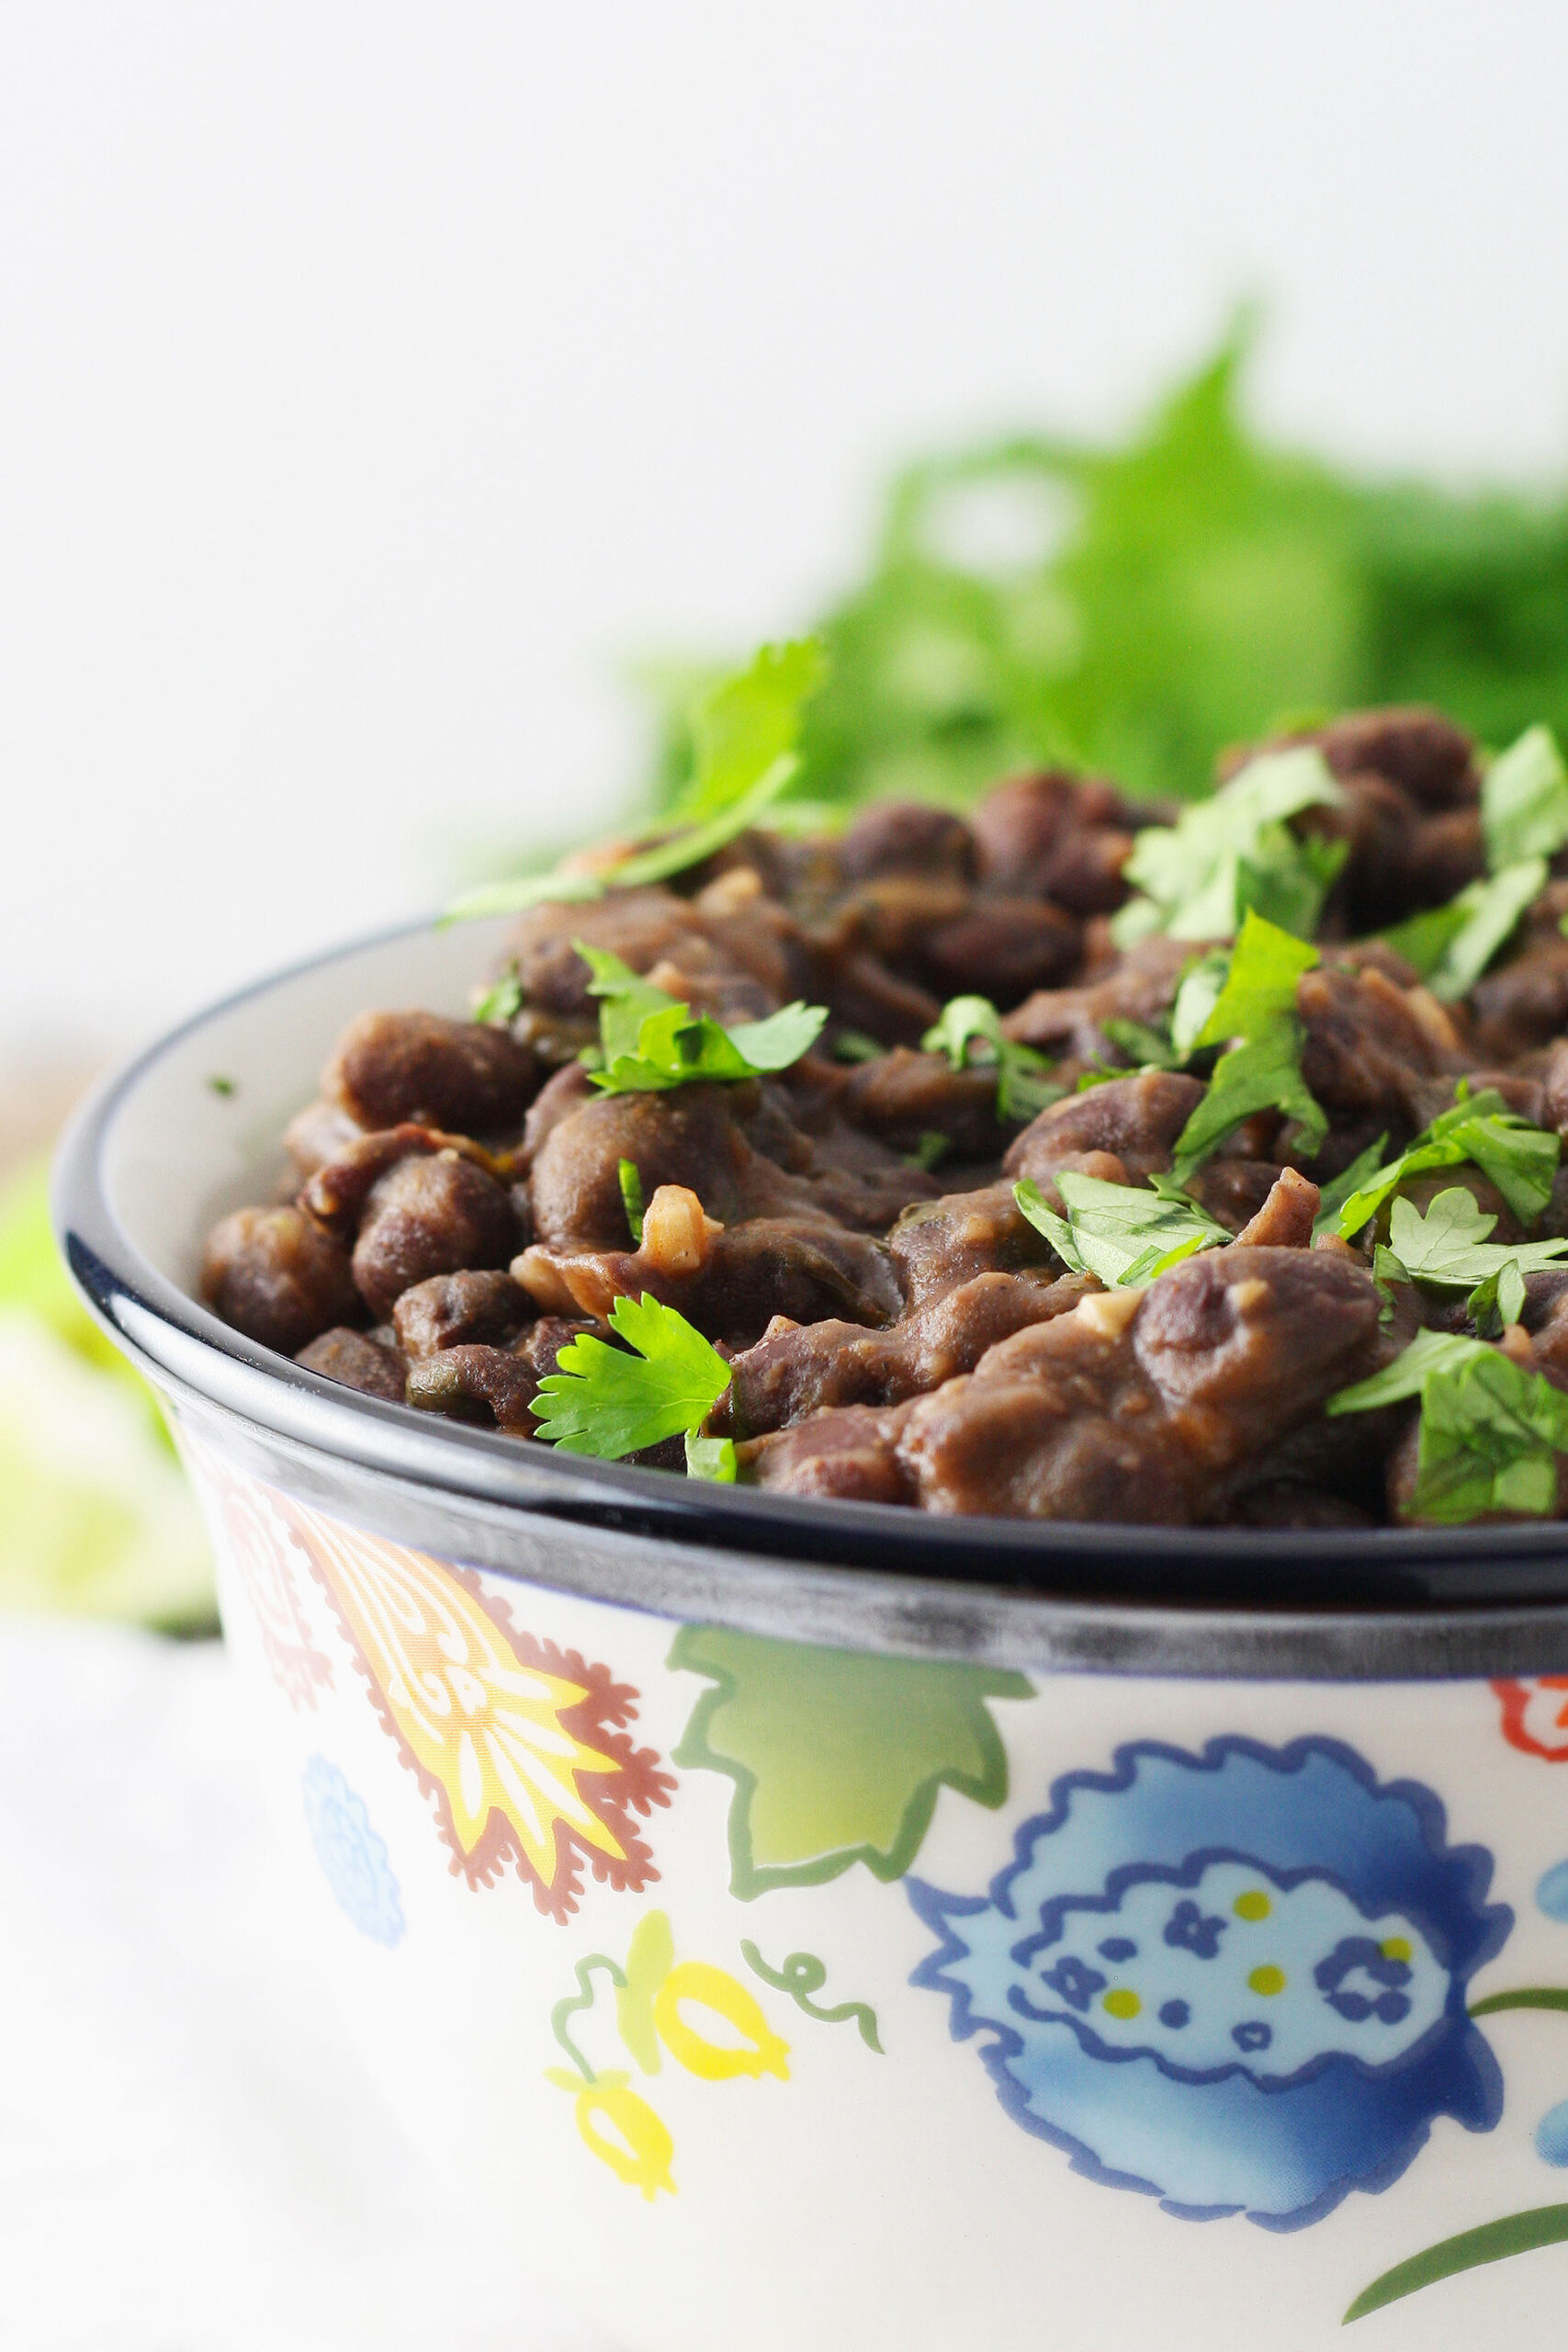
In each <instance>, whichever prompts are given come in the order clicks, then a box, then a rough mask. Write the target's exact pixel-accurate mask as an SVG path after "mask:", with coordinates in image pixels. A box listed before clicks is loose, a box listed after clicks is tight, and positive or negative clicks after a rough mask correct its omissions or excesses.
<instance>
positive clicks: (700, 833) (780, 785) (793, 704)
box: [442, 638, 826, 922]
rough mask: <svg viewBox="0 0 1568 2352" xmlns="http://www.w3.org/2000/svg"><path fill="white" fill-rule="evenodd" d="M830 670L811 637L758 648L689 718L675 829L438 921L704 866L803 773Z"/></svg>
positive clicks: (491, 893) (470, 901)
mask: <svg viewBox="0 0 1568 2352" xmlns="http://www.w3.org/2000/svg"><path fill="white" fill-rule="evenodd" d="M825 667H826V663H825V661H824V657H823V653H822V649H821V647H820V645H819V644H818V641H817V639H815V638H803V639H799V640H798V641H797V642H795V643H794V644H790V645H764V646H763V647H762V648H761V651H760V652H758V653H757V654H756V655H755V656H754V657H753V659H752V661H751V662H750V664H749V665H748V667H747V668H746V669H744V670H742V671H739V672H738V673H736V674H735V675H734V676H733V677H729V678H726V679H724V680H723V681H722V682H721V683H720V684H717V685H716V686H713V687H711V688H710V689H709V691H708V692H707V693H706V694H705V695H704V696H703V697H702V699H701V700H700V701H699V703H698V704H697V706H696V708H695V710H694V713H693V716H692V722H691V724H692V732H693V741H694V749H695V755H696V756H695V762H694V772H693V775H692V777H691V781H690V782H689V784H688V785H687V786H686V788H685V790H684V791H683V792H682V794H681V795H680V796H679V797H678V799H677V800H676V803H675V806H674V809H673V810H672V811H671V814H672V816H673V818H674V820H675V821H676V823H677V824H678V825H679V826H680V827H681V830H680V831H678V832H677V833H676V834H675V836H674V838H673V839H672V840H669V841H660V842H655V843H654V844H653V845H652V846H651V847H650V848H648V849H642V850H634V851H633V852H632V853H631V854H630V855H628V856H626V857H624V858H622V859H620V860H619V862H618V863H617V864H615V865H612V866H609V867H607V868H606V869H605V871H604V872H603V873H600V874H584V873H575V872H574V873H566V874H563V873H562V872H561V871H560V870H559V868H556V869H554V870H553V871H552V872H550V873H548V874H532V875H525V876H520V877H519V878H518V879H516V880H514V881H510V882H492V883H487V884H486V885H485V887H484V888H482V889H479V890H471V891H469V892H468V895H467V897H465V898H461V899H457V901H456V903H455V904H454V905H452V906H450V907H448V908H447V910H446V914H445V915H444V916H443V917H442V921H443V922H469V921H471V920H472V919H473V918H474V917H476V916H479V915H496V914H506V913H509V912H511V911H513V910H514V909H517V908H521V907H533V906H538V905H539V904H541V903H542V902H544V901H551V902H558V903H561V904H565V905H570V904H572V903H574V902H577V901H580V900H585V899H602V898H603V897H604V893H605V891H606V890H609V889H617V890H631V889H639V888H644V887H645V886H646V885H647V884H649V883H651V882H663V881H666V880H667V879H668V878H669V876H671V875H672V874H682V873H684V872H685V870H686V869H687V867H688V866H693V865H701V863H702V861H703V859H704V858H705V857H711V856H712V855H713V854H714V852H715V851H716V850H718V849H722V848H723V847H724V845H725V843H726V842H729V841H733V840H734V838H735V836H736V834H737V833H741V832H744V831H745V830H746V828H747V826H748V825H750V824H752V823H754V822H755V820H757V819H758V818H759V817H761V815H762V814H763V812H764V811H765V810H766V809H769V808H771V807H772V805H773V802H774V801H775V800H776V799H777V798H778V797H779V795H780V794H781V793H782V792H783V791H784V789H785V788H786V787H787V786H789V785H791V784H792V783H793V782H794V781H795V776H796V775H797V774H798V773H799V768H800V759H799V755H798V753H797V752H796V751H795V741H796V739H797V738H798V735H799V732H800V721H801V713H802V710H803V708H804V706H805V704H806V702H807V699H808V698H809V696H810V695H813V694H814V693H815V692H816V690H817V688H818V685H819V684H821V681H822V676H823V673H824V670H825Z"/></svg>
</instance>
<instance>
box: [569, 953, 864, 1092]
mask: <svg viewBox="0 0 1568 2352" xmlns="http://www.w3.org/2000/svg"><path fill="white" fill-rule="evenodd" d="M572 945H573V947H574V948H575V949H576V951H577V953H578V955H580V956H581V958H582V960H583V962H584V963H585V964H586V965H587V966H588V967H589V969H590V971H591V972H592V975H593V977H592V979H591V980H590V981H589V983H588V991H589V994H590V995H591V996H596V997H597V998H598V999H599V1046H598V1053H597V1063H598V1066H597V1067H596V1068H595V1069H593V1070H592V1083H593V1084H594V1085H595V1086H596V1087H597V1088H598V1089H599V1091H600V1092H601V1093H604V1094H649V1093H662V1092H664V1091H666V1090H668V1089H669V1088H670V1087H672V1086H690V1085H694V1084H695V1083H696V1082H697V1081H698V1080H703V1079H714V1080H736V1079H742V1078H760V1077H761V1076H763V1075H764V1074H765V1073H767V1072H769V1071H772V1070H780V1069H789V1067H790V1066H791V1064H792V1063H794V1062H797V1061H798V1060H799V1059H800V1057H801V1056H802V1054H804V1053H806V1052H807V1050H808V1048H809V1047H810V1046H813V1045H814V1044H815V1043H816V1041H817V1038H818V1034H819V1033H820V1031H821V1027H822V1024H823V1023H824V1022H825V1021H826V1020H827V1018H828V1012H827V1008H826V1006H824V1005H820V1004H801V1003H795V1004H786V1005H785V1006H784V1009H783V1010H782V1012H773V1013H770V1014H769V1015H768V1017H767V1019H766V1020H765V1021H738V1022H735V1023H732V1024H731V1025H730V1026H729V1027H728V1028H726V1027H725V1026H724V1025H723V1024H722V1023H719V1022H717V1021H715V1020H714V1019H713V1018H712V1017H711V1016H710V1015H709V1014H707V1013H705V1012H693V1011H692V1008H691V1006H690V1005H689V1004H683V1003H682V1001H681V1000H680V998H679V997H673V996H670V995H668V994H667V993H666V991H665V990H664V989H656V988H655V987H653V985H652V984H651V982H650V981H648V980H645V979H644V978H642V977H641V975H640V974H639V973H637V972H634V971H633V970H632V969H631V967H630V966H629V965H626V964H623V963H622V961H621V959H620V957H619V956H612V955H610V954H609V953H608V951H607V950H606V949H604V948H602V947H591V946H589V945H588V944H587V943H586V942H585V941H583V940H580V939H579V940H573V942H572Z"/></svg>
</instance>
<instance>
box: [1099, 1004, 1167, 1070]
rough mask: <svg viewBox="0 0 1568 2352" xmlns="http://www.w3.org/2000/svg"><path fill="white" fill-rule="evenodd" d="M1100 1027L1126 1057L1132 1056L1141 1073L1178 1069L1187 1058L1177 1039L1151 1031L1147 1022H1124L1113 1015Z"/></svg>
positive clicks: (1154, 1030) (1158, 1031) (1159, 1031)
mask: <svg viewBox="0 0 1568 2352" xmlns="http://www.w3.org/2000/svg"><path fill="white" fill-rule="evenodd" d="M1100 1027H1101V1028H1102V1029H1103V1030H1104V1032H1105V1034H1106V1035H1107V1036H1108V1037H1109V1038H1110V1040H1111V1044H1112V1045H1113V1046H1121V1048H1122V1052H1123V1053H1124V1054H1130V1055H1131V1056H1132V1057H1133V1061H1134V1064H1135V1065H1136V1067H1137V1068H1138V1069H1140V1070H1146V1069H1176V1068H1177V1066H1178V1065H1179V1063H1180V1062H1181V1061H1182V1060H1183V1059H1184V1058H1185V1057H1184V1056H1183V1055H1181V1054H1180V1053H1179V1052H1178V1051H1177V1048H1176V1044H1175V1040H1174V1038H1173V1037H1169V1036H1167V1035H1165V1034H1164V1033H1163V1032H1162V1031H1161V1030H1158V1029H1152V1028H1150V1026H1149V1024H1148V1023H1147V1022H1145V1021H1129V1020H1123V1019H1122V1018H1121V1017H1120V1016H1118V1015H1116V1014H1112V1015H1111V1017H1110V1019H1108V1020H1105V1021H1102V1022H1101V1023H1100Z"/></svg>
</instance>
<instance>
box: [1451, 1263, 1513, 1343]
mask: <svg viewBox="0 0 1568 2352" xmlns="http://www.w3.org/2000/svg"><path fill="white" fill-rule="evenodd" d="M1464 1311H1465V1313H1466V1314H1467V1315H1468V1316H1469V1317H1470V1319H1471V1321H1472V1323H1473V1324H1474V1326H1475V1329H1476V1333H1477V1336H1478V1337H1479V1338H1481V1339H1483V1340H1495V1338H1496V1337H1497V1334H1498V1332H1499V1331H1506V1329H1508V1327H1509V1326H1510V1324H1514V1323H1517V1321H1518V1319H1519V1317H1520V1316H1521V1315H1522V1314H1523V1313H1524V1311H1525V1278H1524V1276H1523V1274H1522V1273H1521V1272H1519V1268H1518V1264H1517V1261H1516V1260H1515V1259H1513V1258H1510V1259H1508V1261H1506V1264H1504V1265H1501V1266H1499V1267H1498V1268H1497V1270H1496V1272H1495V1273H1491V1274H1488V1275H1487V1277H1486V1279H1485V1281H1484V1282H1481V1283H1476V1285H1475V1288H1474V1289H1473V1290H1472V1292H1471V1294H1470V1296H1469V1297H1468V1298H1467V1299H1466V1300H1465V1302H1464Z"/></svg>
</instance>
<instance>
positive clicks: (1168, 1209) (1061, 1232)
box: [1013, 1169, 1231, 1289]
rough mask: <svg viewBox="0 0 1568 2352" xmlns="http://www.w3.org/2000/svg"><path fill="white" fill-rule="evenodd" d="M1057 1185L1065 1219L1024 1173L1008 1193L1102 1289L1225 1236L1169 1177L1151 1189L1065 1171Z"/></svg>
mask: <svg viewBox="0 0 1568 2352" xmlns="http://www.w3.org/2000/svg"><path fill="white" fill-rule="evenodd" d="M1055 1182H1056V1190H1057V1192H1058V1193H1060V1194H1061V1196H1062V1199H1063V1201H1064V1202H1065V1203H1066V1211H1067V1215H1066V1218H1062V1217H1059V1216H1056V1215H1055V1212H1054V1211H1053V1210H1052V1209H1050V1208H1048V1207H1047V1206H1046V1204H1045V1201H1044V1197H1043V1194H1042V1193H1041V1191H1040V1187H1039V1186H1038V1184H1036V1183H1034V1182H1032V1179H1031V1178H1029V1177H1027V1176H1026V1177H1025V1178H1024V1179H1023V1180H1022V1182H1021V1183H1018V1184H1015V1185H1014V1186H1013V1199H1014V1200H1015V1201H1016V1202H1017V1203H1018V1205H1019V1208H1020V1210H1021V1213H1022V1215H1023V1216H1025V1217H1027V1218H1028V1220H1029V1222H1030V1224H1031V1225H1032V1227H1034V1229H1035V1231H1036V1232H1037V1233H1041V1234H1043V1235H1044V1237H1045V1238H1046V1240H1047V1241H1049V1242H1050V1244H1051V1246H1052V1248H1053V1249H1054V1250H1055V1252H1056V1255H1057V1256H1058V1257H1059V1258H1061V1259H1062V1260H1063V1261H1065V1262H1066V1264H1067V1265H1068V1266H1070V1267H1071V1268H1072V1270H1073V1272H1075V1273H1080V1274H1096V1275H1098V1276H1099V1278H1100V1281H1101V1282H1102V1283H1105V1284H1106V1286H1107V1288H1108V1289H1115V1288H1118V1287H1122V1286H1125V1285H1126V1284H1128V1283H1150V1282H1153V1281H1154V1279H1155V1277H1156V1274H1163V1273H1165V1272H1167V1271H1168V1268H1170V1267H1171V1266H1174V1265H1177V1264H1179V1262H1180V1261H1181V1260H1182V1259H1183V1258H1190V1256H1191V1255H1192V1254H1193V1252H1194V1251H1195V1250H1213V1249H1215V1248H1217V1247H1219V1246H1221V1245H1223V1244H1224V1242H1227V1241H1228V1240H1229V1239H1230V1238H1231V1236H1230V1234H1229V1233H1228V1232H1227V1230H1226V1229H1225V1227H1224V1226H1223V1225H1216V1223H1215V1222H1214V1220H1213V1217H1212V1216H1208V1214H1207V1213H1206V1212H1205V1211H1204V1210H1203V1209H1201V1208H1200V1207H1199V1205H1198V1204H1197V1202H1196V1201H1194V1200H1191V1199H1190V1198H1189V1197H1188V1195H1187V1194H1186V1193H1184V1192H1182V1191H1181V1189H1180V1187H1179V1185H1177V1184H1176V1183H1175V1182H1173V1181H1172V1180H1171V1178H1170V1177H1168V1176H1156V1177H1155V1178H1154V1179H1153V1180H1152V1185H1151V1188H1150V1189H1148V1190H1145V1188H1144V1187H1143V1186H1141V1185H1136V1184H1106V1183H1102V1182H1100V1178H1099V1177H1097V1176H1083V1175H1080V1174H1078V1173H1077V1171H1076V1170H1071V1169H1068V1170H1064V1171H1063V1172H1062V1174H1061V1175H1059V1176H1058V1177H1057V1178H1056V1180H1055Z"/></svg>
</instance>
